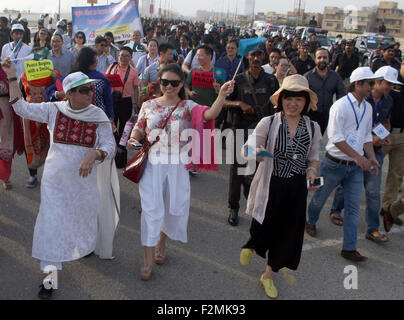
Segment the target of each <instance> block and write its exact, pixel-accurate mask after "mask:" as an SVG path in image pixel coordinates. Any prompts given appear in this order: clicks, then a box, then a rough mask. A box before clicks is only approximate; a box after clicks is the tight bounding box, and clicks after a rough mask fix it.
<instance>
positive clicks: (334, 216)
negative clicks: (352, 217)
mask: <svg viewBox="0 0 404 320" xmlns="http://www.w3.org/2000/svg"><path fill="white" fill-rule="evenodd" d="M330 219H331V222H332V223H333V224H335V225H336V226H339V227H341V226H343V225H344V219H343V218H342V217H341V215H340V214H339V213H336V212H335V213H330Z"/></svg>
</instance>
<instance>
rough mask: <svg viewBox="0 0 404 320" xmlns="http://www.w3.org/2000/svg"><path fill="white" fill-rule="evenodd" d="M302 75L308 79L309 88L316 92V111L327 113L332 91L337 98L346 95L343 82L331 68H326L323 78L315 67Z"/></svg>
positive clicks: (331, 102) (330, 103)
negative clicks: (326, 71)
mask: <svg viewBox="0 0 404 320" xmlns="http://www.w3.org/2000/svg"><path fill="white" fill-rule="evenodd" d="M304 76H305V77H306V78H307V80H308V81H309V86H310V89H311V90H313V91H314V92H315V93H316V94H317V97H318V103H317V112H325V113H328V112H329V111H330V108H331V106H332V104H333V95H334V93H335V94H336V95H337V100H338V99H339V98H342V97H343V96H345V95H346V91H345V86H344V82H343V81H342V79H341V77H340V76H339V74H338V73H336V72H335V71H333V70H328V73H327V75H326V77H325V79H323V78H322V77H321V76H320V75H319V74H318V73H317V69H316V68H314V69H313V70H311V71H309V72H307V73H306V74H305V75H304Z"/></svg>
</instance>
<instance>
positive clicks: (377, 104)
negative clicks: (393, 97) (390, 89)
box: [375, 98, 383, 123]
mask: <svg viewBox="0 0 404 320" xmlns="http://www.w3.org/2000/svg"><path fill="white" fill-rule="evenodd" d="M375 103H376V123H378V122H379V119H380V110H381V109H382V103H383V98H381V99H380V101H379V102H376V101H375Z"/></svg>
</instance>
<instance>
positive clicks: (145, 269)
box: [140, 264, 152, 281]
mask: <svg viewBox="0 0 404 320" xmlns="http://www.w3.org/2000/svg"><path fill="white" fill-rule="evenodd" d="M151 272H152V265H150V266H147V265H146V264H144V265H143V266H142V269H141V271H140V278H142V280H145V281H147V280H149V279H150V277H151Z"/></svg>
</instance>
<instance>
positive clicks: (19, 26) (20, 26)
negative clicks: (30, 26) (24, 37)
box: [11, 23, 25, 32]
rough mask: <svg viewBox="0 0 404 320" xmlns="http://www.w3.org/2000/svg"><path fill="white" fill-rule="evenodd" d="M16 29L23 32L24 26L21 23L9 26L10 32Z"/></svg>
mask: <svg viewBox="0 0 404 320" xmlns="http://www.w3.org/2000/svg"><path fill="white" fill-rule="evenodd" d="M16 30H20V31H23V32H25V29H24V27H23V26H22V25H21V24H19V23H16V24H13V25H12V26H11V32H13V31H16Z"/></svg>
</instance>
